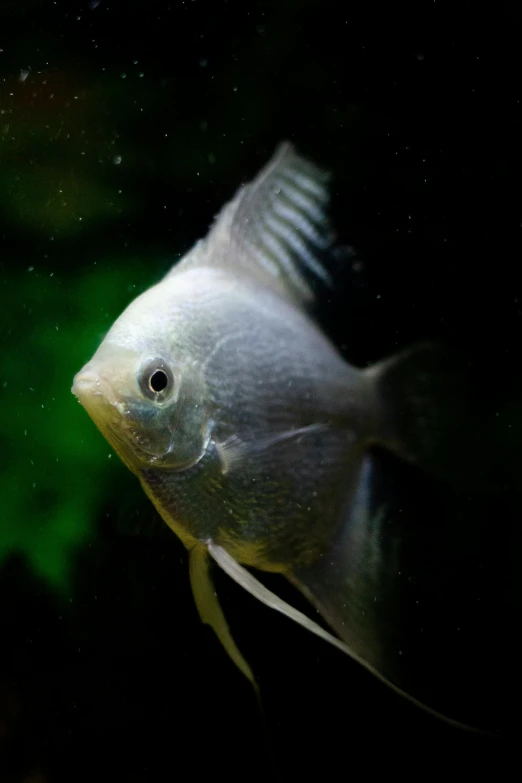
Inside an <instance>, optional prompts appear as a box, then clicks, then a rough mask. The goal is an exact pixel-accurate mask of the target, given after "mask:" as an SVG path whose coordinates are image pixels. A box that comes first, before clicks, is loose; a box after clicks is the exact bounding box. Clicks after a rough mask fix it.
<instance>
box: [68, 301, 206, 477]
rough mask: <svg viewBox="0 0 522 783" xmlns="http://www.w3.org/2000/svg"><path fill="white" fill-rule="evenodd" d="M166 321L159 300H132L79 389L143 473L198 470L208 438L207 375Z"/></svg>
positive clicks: (122, 453) (79, 379)
mask: <svg viewBox="0 0 522 783" xmlns="http://www.w3.org/2000/svg"><path fill="white" fill-rule="evenodd" d="M136 305H137V306H136ZM164 316H165V313H163V312H162V308H161V302H158V300H157V298H156V297H151V296H147V294H145V295H143V296H142V297H140V299H139V301H138V300H136V301H135V302H134V303H132V305H130V306H129V308H127V310H126V311H125V312H124V313H123V315H122V316H120V318H119V319H118V320H117V321H116V323H115V324H114V326H113V328H112V329H111V330H110V332H109V333H108V335H107V336H106V338H105V340H104V341H103V342H102V343H101V345H100V347H99V348H98V350H97V351H96V353H95V354H94V356H93V357H92V359H91V360H90V361H89V362H88V363H87V364H86V365H85V366H84V367H83V369H82V370H80V372H79V373H77V375H76V376H75V378H74V382H73V386H72V392H73V394H74V395H75V396H76V397H77V398H78V400H79V402H80V403H81V404H82V405H83V406H84V408H85V409H86V411H87V413H88V414H89V415H90V417H91V419H92V420H93V421H94V423H95V424H96V426H97V427H98V429H99V430H100V432H101V433H102V435H103V436H104V437H105V438H106V439H107V441H108V442H109V443H110V445H111V446H112V447H113V448H114V450H115V451H116V452H117V454H118V455H119V457H120V458H121V459H122V460H123V462H124V463H125V464H126V465H127V467H128V468H129V469H130V470H131V471H132V472H133V473H135V474H136V475H138V474H139V473H140V472H141V471H142V470H144V469H148V468H151V467H158V468H162V469H172V470H184V469H186V468H188V467H191V466H192V465H194V464H195V463H196V462H198V461H199V459H200V458H201V457H202V456H203V454H204V453H205V450H206V447H207V444H208V439H209V432H210V416H209V415H208V410H207V406H205V405H204V402H203V401H204V399H205V394H204V382H203V378H202V376H201V373H200V372H199V370H198V367H197V365H196V363H195V362H192V361H190V359H187V358H186V356H185V357H184V356H183V355H180V354H179V353H178V352H177V350H176V343H175V341H173V340H172V339H168V338H167V337H166V336H165V334H166V333H165V329H164V320H165V318H164ZM160 325H162V326H163V328H159V327H160ZM155 326H156V327H158V328H155Z"/></svg>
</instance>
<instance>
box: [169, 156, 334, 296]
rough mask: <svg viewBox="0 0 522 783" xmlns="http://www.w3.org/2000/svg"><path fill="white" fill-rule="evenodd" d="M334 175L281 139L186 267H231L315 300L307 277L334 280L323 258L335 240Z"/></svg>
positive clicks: (286, 292) (287, 293) (285, 292)
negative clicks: (332, 223)
mask: <svg viewBox="0 0 522 783" xmlns="http://www.w3.org/2000/svg"><path fill="white" fill-rule="evenodd" d="M328 180H329V174H328V173H327V172H326V171H323V170H322V169H320V168H318V167H317V166H316V165H315V164H313V163H311V162H310V161H308V160H306V159H305V158H303V157H301V156H300V155H298V154H297V152H295V150H294V148H293V146H292V145H291V144H290V143H289V142H284V143H283V144H281V145H280V146H279V147H278V148H277V150H276V152H275V154H274V156H273V157H272V159H271V160H270V161H269V163H268V164H267V165H266V166H265V167H264V168H263V169H262V170H261V171H260V173H259V174H258V175H257V177H256V178H255V179H254V180H253V181H252V182H251V183H250V184H248V185H244V186H243V187H241V188H240V189H239V190H238V192H237V193H236V195H235V197H234V199H233V200H232V201H231V202H229V203H228V204H227V205H226V206H225V207H224V208H223V209H222V210H221V212H220V213H219V214H218V216H217V218H216V221H215V223H214V225H213V226H212V228H211V230H210V232H209V234H208V236H207V237H206V239H205V240H203V241H201V242H198V243H197V245H196V246H195V247H194V248H193V250H192V251H191V252H190V253H189V254H188V255H187V256H186V257H185V258H184V259H183V261H182V262H181V264H180V265H178V266H177V267H175V268H174V269H173V270H172V271H173V272H175V271H176V270H177V269H179V268H180V266H183V267H186V266H188V265H191V266H194V265H204V266H221V267H230V268H234V269H237V270H238V271H242V272H243V273H247V274H249V275H252V277H254V278H256V279H258V280H260V279H261V280H262V281H263V282H264V283H265V284H268V285H270V287H272V288H274V289H275V290H277V291H278V292H279V293H281V294H283V295H285V296H288V297H291V298H293V299H296V300H297V301H299V302H302V303H305V302H310V301H311V300H312V299H313V296H314V295H313V291H312V288H311V287H310V284H309V282H308V279H307V276H308V277H310V276H312V277H313V276H315V277H317V278H319V279H321V280H322V281H323V282H324V283H327V284H329V283H330V276H329V274H328V272H327V270H326V268H325V266H324V264H323V262H322V261H323V258H324V257H325V255H326V254H327V252H328V250H329V249H330V247H331V244H332V240H333V237H332V234H331V230H330V225H329V221H328V217H327V213H326V209H327V206H328V201H329V192H328V187H327V186H328Z"/></svg>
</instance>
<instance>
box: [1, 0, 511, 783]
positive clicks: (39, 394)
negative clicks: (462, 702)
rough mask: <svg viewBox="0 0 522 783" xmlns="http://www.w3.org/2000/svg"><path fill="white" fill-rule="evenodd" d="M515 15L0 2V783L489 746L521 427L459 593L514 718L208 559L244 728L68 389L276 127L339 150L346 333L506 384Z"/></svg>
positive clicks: (503, 639)
mask: <svg viewBox="0 0 522 783" xmlns="http://www.w3.org/2000/svg"><path fill="white" fill-rule="evenodd" d="M521 36H522V12H521V11H520V8H519V6H518V5H517V4H515V3H506V4H498V3H497V4H495V5H488V6H486V8H485V10H483V9H482V8H479V6H478V4H474V3H464V2H452V3H444V2H439V0H437V2H417V3H414V4H411V5H410V4H405V3H400V2H399V3H390V4H384V3H371V2H366V3H334V2H327V1H325V0H323V2H316V1H315V0H309V1H308V0H301V2H297V0H295V1H292V0H273V2H270V1H269V0H265V1H264V2H256V1H254V0H252V1H250V2H245V0H243V1H242V2H240V1H239V0H238V1H237V2H234V1H232V0H231V1H230V2H225V1H224V0H214V1H213V2H203V0H187V2H181V1H179V2H171V3H167V2H160V1H159V0H147V2H135V1H134V0H130V1H127V2H123V1H122V0H109V2H107V0H100V2H99V3H97V2H96V1H95V2H90V3H89V2H81V3H80V2H75V1H74V0H68V1H67V2H65V0H56V2H52V1H51V0H32V1H31V0H26V2H15V0H3V2H2V4H1V7H0V50H1V51H0V280H1V282H2V287H1V291H2V294H1V296H2V304H1V311H0V334H1V336H2V342H3V348H2V350H3V357H4V360H3V368H2V373H3V376H4V377H3V379H2V378H0V394H1V395H2V398H1V400H2V405H1V407H0V410H1V416H2V418H1V430H0V445H1V446H2V478H1V479H0V482H1V483H0V490H1V493H2V506H1V508H2V512H0V524H1V528H0V559H1V560H0V753H1V757H0V781H1V783H4V781H6V783H11V781H12V782H13V783H14V782H15V781H16V783H22V781H23V782H24V783H55V781H56V782H61V781H72V780H74V781H90V780H105V779H107V780H128V781H159V780H169V779H173V780H174V779H183V780H185V779H187V778H190V777H194V778H196V779H197V778H198V777H199V776H209V775H213V774H215V775H217V774H219V775H220V776H222V775H226V776H227V778H228V779H229V780H240V779H247V780H264V779H266V778H267V776H272V777H274V779H277V777H276V776H277V775H278V776H279V777H280V778H281V779H289V780H294V779H299V778H306V777H310V778H311V777H312V775H314V776H315V775H318V774H319V775H324V776H328V777H333V776H336V777H338V776H339V775H341V776H342V777H343V778H344V777H346V778H347V779H348V778H349V777H352V776H353V775H354V774H361V773H364V774H372V773H374V774H383V773H390V774H392V775H401V776H402V777H404V776H405V775H406V776H411V777H412V779H413V777H414V778H415V779H423V778H424V777H425V776H426V775H427V774H431V773H432V772H433V771H434V770H435V769H437V770H440V771H442V772H444V771H445V772H446V773H447V774H451V773H453V774H463V773H464V772H467V773H468V774H474V773H476V772H477V771H481V772H482V773H483V772H484V770H485V768H486V767H485V765H486V764H488V763H493V764H494V765H495V769H496V772H497V774H498V773H499V770H500V769H501V768H503V765H505V764H507V763H508V762H509V761H510V760H511V755H512V753H513V751H514V748H516V745H517V737H518V728H519V726H520V719H519V718H518V716H517V715H516V711H517V702H518V703H519V699H518V694H519V692H520V691H519V690H517V688H518V687H519V686H518V681H517V674H516V661H517V655H516V653H517V649H516V648H513V646H512V644H513V639H512V631H513V628H515V629H516V628H517V626H518V624H519V622H518V620H519V617H520V613H519V612H517V608H518V606H519V603H517V599H518V596H519V593H517V589H518V582H517V574H518V563H519V549H518V548H517V546H514V545H513V541H515V543H516V541H517V536H516V535H515V536H514V537H513V530H512V528H513V526H515V528H516V524H517V519H518V517H517V515H516V514H515V513H514V511H513V509H515V511H517V510H518V509H519V504H518V500H517V497H518V490H517V486H518V485H517V478H518V468H517V465H518V464H519V463H517V462H516V458H517V456H518V440H516V439H515V440H513V439H512V440H511V441H510V444H509V449H510V452H509V453H510V457H509V460H510V461H509V466H510V473H509V478H506V482H505V486H504V487H503V492H504V494H502V493H500V494H499V496H498V497H496V500H495V501H493V500H491V501H488V504H487V511H488V514H487V516H484V518H483V519H482V520H481V527H480V529H481V531H482V536H483V537H482V545H483V546H482V549H481V550H480V560H481V563H480V566H481V568H483V569H484V573H485V576H484V577H483V581H482V583H481V590H482V592H481V595H485V596H491V592H490V587H491V588H492V589H493V587H494V586H495V585H498V583H499V581H500V580H501V579H504V580H505V581H504V583H503V587H502V590H499V591H497V592H495V593H494V601H493V599H492V603H491V604H490V605H489V610H490V613H493V614H495V616H497V617H498V616H500V617H501V618H502V621H499V622H498V623H497V626H496V627H495V638H494V644H493V645H492V646H493V647H494V648H495V651H496V657H495V659H494V660H492V662H491V666H490V667H487V671H483V670H480V671H479V673H478V676H477V686H476V687H477V691H479V692H480V689H481V687H482V685H481V676H482V674H483V675H484V678H485V679H488V681H489V683H490V685H491V682H493V683H494V682H495V678H496V677H498V689H497V690H498V693H497V696H498V698H497V701H496V706H495V709H496V710H498V713H499V714H498V724H501V725H502V727H503V729H504V730H505V733H506V734H507V735H508V736H509V739H508V740H489V739H484V738H482V737H477V736H474V735H468V734H466V733H463V732H460V731H458V730H456V729H451V728H450V727H448V726H446V725H444V724H442V723H439V722H437V721H435V720H433V719H431V718H429V717H428V716H426V715H424V714H421V713H419V712H418V711H417V710H415V709H414V708H413V707H411V706H409V705H407V704H405V703H404V702H403V701H401V700H400V699H399V698H397V697H396V696H394V695H393V694H391V693H389V692H388V691H387V690H386V689H384V688H383V686H381V685H380V684H379V683H377V682H375V681H374V680H373V679H372V678H371V677H370V676H368V675H367V674H366V673H364V672H363V671H362V670H361V669H360V668H359V667H358V666H356V665H355V664H352V663H351V662H349V661H347V660H346V659H345V658H344V657H343V656H342V655H341V654H340V653H338V652H336V651H335V650H333V649H329V648H328V647H327V645H325V644H324V643H322V642H320V641H319V640H316V639H314V638H312V637H311V636H310V635H307V634H306V633H305V632H304V631H301V630H300V629H299V628H297V627H293V626H292V624H291V623H290V622H289V621H286V620H285V619H284V618H282V617H280V616H276V615H275V614H274V613H271V612H270V611H269V610H268V609H265V608H263V607H261V606H259V605H257V604H256V603H255V602H254V600H253V599H250V598H249V597H248V596H246V595H243V594H241V592H240V590H239V589H236V587H235V586H234V585H230V584H229V582H228V581H227V580H226V579H225V578H224V577H223V576H222V575H220V574H218V575H217V576H216V581H217V587H218V592H219V594H220V596H221V597H222V600H223V605H224V608H225V611H226V613H227V616H228V618H229V620H230V624H231V626H232V628H233V629H234V631H235V635H236V637H237V641H238V643H239V645H240V647H241V648H242V649H244V651H245V653H246V656H247V658H248V659H249V661H250V663H251V665H252V667H253V669H254V671H255V672H256V675H257V676H258V679H259V683H260V687H261V692H262V694H263V699H264V706H265V712H266V715H265V717H266V724H267V726H268V730H269V733H270V734H271V739H269V740H267V738H266V736H265V735H264V733H263V728H262V724H261V723H260V721H259V718H258V714H257V711H256V703H255V699H254V697H253V694H252V693H251V691H250V688H249V686H248V684H247V683H246V682H243V679H242V677H241V675H240V674H239V673H238V672H237V671H236V670H235V669H234V667H233V665H232V664H231V663H230V662H229V661H228V659H227V658H226V656H225V653H224V652H223V651H222V650H221V649H220V647H219V645H218V643H217V642H216V641H215V640H214V638H213V636H212V633H211V631H210V630H208V629H206V628H204V627H203V626H201V624H200V623H199V620H198V618H197V615H196V611H195V608H194V605H193V601H192V597H191V593H190V588H189V584H188V570H187V562H186V556H185V552H184V549H183V547H182V545H181V544H180V543H179V542H178V541H177V540H176V539H175V537H174V536H173V534H171V533H170V532H169V531H168V530H167V529H166V528H164V527H163V526H162V525H161V523H160V522H159V521H158V520H157V518H156V516H155V514H154V511H153V509H152V507H151V506H150V504H149V503H148V501H147V500H146V498H145V497H144V496H143V495H142V493H141V491H140V490H139V487H137V486H136V485H135V481H134V479H133V478H132V476H131V475H130V474H128V473H127V471H126V470H125V469H124V468H123V467H122V466H121V465H119V463H117V461H116V458H113V459H112V460H111V461H108V452H109V449H108V447H107V446H106V444H104V443H103V441H102V438H101V436H100V435H99V434H98V433H97V432H96V431H95V430H94V427H93V426H92V425H91V423H90V422H89V421H87V420H86V419H87V417H86V416H85V415H84V413H83V412H82V411H81V410H80V408H79V407H78V406H77V405H76V404H75V401H74V400H73V399H72V397H71V396H70V394H69V388H70V384H71V380H72V375H73V374H74V372H75V371H77V370H78V369H79V368H80V367H81V366H82V365H83V363H84V362H85V361H86V360H87V358H89V356H90V355H91V353H92V351H93V350H94V348H95V347H96V346H97V344H98V342H99V340H100V338H101V336H102V335H103V333H104V331H105V330H106V329H107V328H108V326H109V325H110V324H111V323H112V321H113V320H114V319H115V318H116V317H117V315H118V314H119V313H120V312H121V309H122V308H123V306H125V304H126V303H127V302H128V301H130V299H132V298H133V296H135V295H136V293H137V292H138V291H139V290H143V288H144V287H146V286H147V285H150V284H151V283H152V282H154V281H156V280H157V279H159V277H160V276H161V274H162V273H163V272H164V271H165V270H166V269H167V268H168V267H169V266H170V265H171V264H172V263H173V261H175V260H176V259H177V258H178V257H179V256H180V255H181V254H182V253H183V252H185V251H186V250H187V249H188V248H189V247H190V246H191V244H192V243H193V242H194V241H195V240H196V239H198V238H199V237H201V236H203V235H204V234H205V232H206V230H207V228H208V225H209V222H210V220H211V219H212V217H213V216H214V215H215V214H216V212H217V211H218V210H219V208H220V207H221V206H222V205H223V203H224V202H225V201H226V200H227V199H229V198H230V196H231V195H232V193H233V192H234V190H235V188H236V187H237V186H238V185H239V184H240V183H241V182H242V181H245V180H247V179H249V178H250V177H252V176H253V175H254V174H255V173H256V172H257V170H258V168H259V167H260V166H261V165H263V164H264V163H265V162H266V160H267V159H268V157H269V156H270V155H271V154H272V151H273V149H274V147H275V146H276V144H277V143H278V142H279V141H280V140H281V139H283V138H290V139H292V140H293V141H294V143H295V144H296V145H297V147H298V149H299V150H300V151H302V152H304V153H306V154H307V155H310V156H311V157H313V158H314V159H315V160H317V161H318V162H320V163H322V164H323V165H326V166H328V167H330V168H331V169H332V170H333V172H334V175H335V183H334V188H333V193H334V198H333V205H332V207H333V213H334V217H335V222H336V227H337V230H338V233H339V237H340V240H341V241H342V242H344V243H349V244H352V245H354V246H355V247H356V248H357V250H358V252H359V254H360V258H361V259H362V268H360V271H358V272H357V273H352V272H350V273H348V272H347V273H345V274H344V275H341V276H340V278H339V283H338V287H337V289H336V291H335V292H334V294H333V295H332V297H330V300H329V301H328V302H324V303H323V304H324V305H326V306H324V307H322V308H320V312H319V317H320V318H321V319H322V321H323V323H324V325H325V328H327V329H328V330H329V332H330V333H331V335H332V337H333V339H334V340H335V341H336V342H337V344H338V345H339V346H340V347H341V349H342V350H343V351H344V352H345V354H346V356H347V358H348V359H349V360H350V361H351V362H353V363H354V364H360V365H365V364H367V363H369V362H372V361H375V360H377V359H379V358H381V357H383V356H386V355H388V354H390V353H392V352H394V351H395V350H397V349H398V348H401V347H404V346H406V345H408V344H410V343H411V342H413V341H415V340H419V339H425V338H431V337H437V338H442V339H445V340H447V341H449V342H452V343H454V344H455V345H457V346H458V347H459V349H463V348H464V347H466V348H470V350H472V351H473V353H474V356H475V357H476V361H477V363H478V367H479V372H478V375H477V383H478V385H479V387H481V388H482V384H483V392H482V393H483V394H484V395H485V396H486V397H487V395H488V394H489V393H491V394H493V392H495V391H497V390H498V389H499V388H500V389H503V388H505V387H507V386H509V385H510V384H513V383H514V384H515V385H516V383H517V382H518V380H519V374H520V370H519V357H520V348H521V332H520V316H521V313H522V309H521V305H520V297H521V296H522V290H521V287H520V284H519V261H520V255H521V250H522V209H521V199H520V181H521V173H522V167H521V135H520V131H521V116H522V115H521V106H520V100H521V99H522V89H521V87H520V82H521V75H522V50H521V47H520V40H521ZM69 398H70V399H69ZM514 400H515V403H516V401H517V400H516V397H515V398H514ZM491 410H492V411H493V408H492V409H491ZM513 410H518V409H516V405H515V408H513ZM515 416H516V414H515ZM492 448H493V447H492V446H491V445H489V444H488V443H487V442H486V441H485V442H484V451H485V453H486V452H488V450H491V449H492ZM494 448H499V446H498V442H496V445H495V447H494ZM500 448H502V445H501V446H500ZM421 494H422V493H421ZM421 500H422V502H424V503H425V505H426V507H428V506H430V504H431V500H432V499H431V498H430V496H429V493H428V492H427V490H426V494H425V496H423V497H422V498H421ZM422 502H420V507H422ZM495 503H497V505H495ZM471 508H472V509H473V511H470V512H469V514H470V517H469V518H468V520H467V522H466V525H467V526H468V527H469V526H470V525H471V526H472V525H473V521H474V518H473V514H474V513H476V509H477V504H475V505H474V506H472V507H471ZM492 509H493V513H492V511H491V510H492ZM506 509H507V510H506ZM509 513H511V514H512V519H511V521H510V524H511V527H510V526H509V524H508V523H507V522H506V518H507V516H509ZM506 515H507V516H506ZM414 556H415V554H413V557H414ZM462 578H463V581H465V580H466V572H465V571H464V572H463V577H462ZM270 584H271V585H272V586H274V587H276V586H277V589H278V590H279V592H281V593H282V594H284V595H285V596H286V597H287V598H289V600H292V602H293V603H295V604H296V605H299V606H300V607H304V602H302V601H301V600H300V599H299V597H296V596H294V594H293V593H292V592H291V590H290V588H288V587H286V586H282V587H281V585H280V584H279V582H278V581H271V582H270ZM506 585H507V586H506ZM511 588H512V589H511ZM513 595H514V596H515V597H514V598H513ZM503 596H504V597H506V596H508V599H507V602H508V604H509V610H506V609H505V605H504V603H502V597H503ZM495 602H498V603H495ZM497 610H498V611H497ZM441 611H444V610H441ZM465 619H466V618H463V620H464V624H465ZM508 625H509V628H508V627H507V626H508ZM476 626H477V627H480V629H481V632H482V633H483V635H484V638H488V639H489V642H490V643H491V628H490V626H489V625H488V622H487V621H486V622H485V624H484V626H480V618H479V619H476ZM503 631H505V635H504V633H503ZM473 639H474V641H473V643H476V644H477V645H479V644H480V641H481V636H480V634H479V633H478V632H477V634H476V636H475V637H473ZM515 639H516V635H515ZM508 646H509V648H510V649H509V651H508V649H507V648H508ZM508 652H509V655H510V656H511V658H509V661H510V663H509V665H508V663H506V666H505V667H504V665H503V662H504V660H505V659H506V660H507V658H508V657H509V656H508ZM513 661H514V662H515V663H513ZM511 665H512V668H510V667H511ZM433 667H434V669H436V667H437V656H436V654H434V660H433ZM426 677H427V678H428V680H429V673H426ZM485 709H486V711H487V705H486V707H485ZM496 717H497V715H496V714H495V715H494V716H493V719H492V721H491V723H492V724H493V726H496V725H497V721H496ZM269 745H270V746H271V747H272V756H273V758H272V760H270V755H269V753H268V751H267V747H268V746H269ZM275 770H276V771H275ZM501 777H502V774H501Z"/></svg>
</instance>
